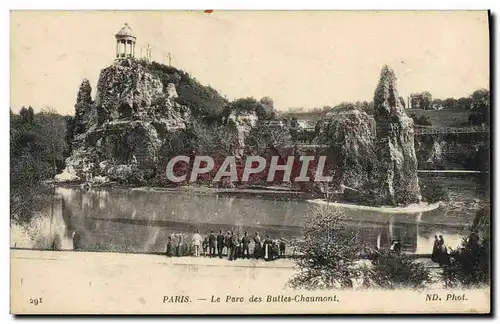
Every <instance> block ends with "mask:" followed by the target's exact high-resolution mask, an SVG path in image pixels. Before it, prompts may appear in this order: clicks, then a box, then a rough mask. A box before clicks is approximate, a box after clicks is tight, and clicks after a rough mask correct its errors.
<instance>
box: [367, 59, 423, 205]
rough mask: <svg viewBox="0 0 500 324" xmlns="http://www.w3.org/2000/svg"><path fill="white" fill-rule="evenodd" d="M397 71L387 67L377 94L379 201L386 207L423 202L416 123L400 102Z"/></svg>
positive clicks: (384, 68) (376, 143)
mask: <svg viewBox="0 0 500 324" xmlns="http://www.w3.org/2000/svg"><path fill="white" fill-rule="evenodd" d="M398 98H399V94H398V90H397V86H396V76H395V74H394V71H393V70H392V69H391V68H390V67H388V66H384V67H383V68H382V72H381V74H380V81H379V83H378V86H377V88H376V90H375V97H374V111H375V113H374V118H375V121H376V125H377V127H376V129H377V131H376V140H375V149H376V150H375V151H376V153H377V156H378V162H379V186H380V187H379V197H380V199H381V202H382V203H383V204H390V205H404V204H410V203H418V202H420V199H421V195H420V186H419V184H418V177H417V158H416V155H415V147H414V129H413V120H412V119H411V118H410V117H408V116H407V115H406V113H405V112H404V109H403V107H402V105H401V103H400V101H399V99H398Z"/></svg>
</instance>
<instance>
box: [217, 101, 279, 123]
mask: <svg viewBox="0 0 500 324" xmlns="http://www.w3.org/2000/svg"><path fill="white" fill-rule="evenodd" d="M231 113H232V114H235V115H245V114H255V115H256V116H257V118H258V119H259V120H272V119H275V118H276V111H275V110H274V105H273V101H272V99H271V98H269V97H264V98H262V99H261V100H260V101H257V100H256V99H254V98H252V97H247V98H240V99H236V100H234V101H233V102H231V103H230V105H229V107H228V108H227V109H226V112H225V115H226V116H225V118H226V119H227V117H229V115H230V114H231Z"/></svg>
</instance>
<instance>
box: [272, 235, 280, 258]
mask: <svg viewBox="0 0 500 324" xmlns="http://www.w3.org/2000/svg"><path fill="white" fill-rule="evenodd" d="M271 250H272V256H271V260H276V259H277V258H278V257H279V255H280V247H279V245H278V241H277V240H276V239H274V238H273V245H272V248H271Z"/></svg>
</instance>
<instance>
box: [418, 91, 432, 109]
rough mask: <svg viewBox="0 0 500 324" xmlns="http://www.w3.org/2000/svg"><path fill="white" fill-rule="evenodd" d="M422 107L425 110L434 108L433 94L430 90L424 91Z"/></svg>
mask: <svg viewBox="0 0 500 324" xmlns="http://www.w3.org/2000/svg"><path fill="white" fill-rule="evenodd" d="M421 108H422V109H425V110H428V109H432V94H431V93H430V92H427V91H424V92H422V105H421Z"/></svg>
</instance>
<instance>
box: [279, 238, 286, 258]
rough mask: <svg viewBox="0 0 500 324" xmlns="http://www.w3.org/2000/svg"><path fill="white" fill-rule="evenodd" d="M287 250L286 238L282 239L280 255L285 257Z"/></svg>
mask: <svg viewBox="0 0 500 324" xmlns="http://www.w3.org/2000/svg"><path fill="white" fill-rule="evenodd" d="M285 250H286V244H285V240H284V239H281V240H280V257H284V256H285Z"/></svg>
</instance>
